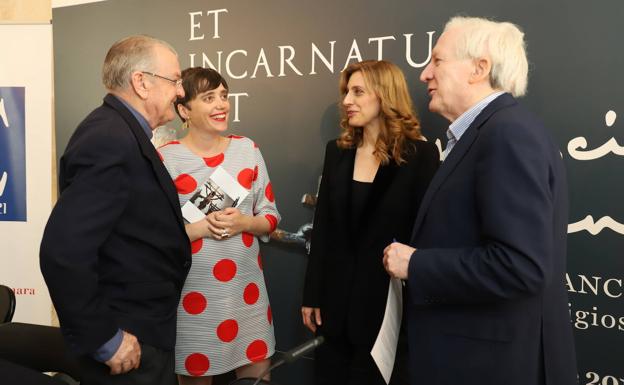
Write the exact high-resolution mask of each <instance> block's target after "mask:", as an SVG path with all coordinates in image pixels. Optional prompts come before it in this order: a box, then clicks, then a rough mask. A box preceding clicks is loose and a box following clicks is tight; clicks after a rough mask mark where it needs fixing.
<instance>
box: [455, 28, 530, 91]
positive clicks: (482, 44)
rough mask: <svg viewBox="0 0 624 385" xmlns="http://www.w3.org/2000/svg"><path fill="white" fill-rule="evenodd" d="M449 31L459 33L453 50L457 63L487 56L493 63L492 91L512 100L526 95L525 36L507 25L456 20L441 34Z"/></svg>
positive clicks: (527, 68)
mask: <svg viewBox="0 0 624 385" xmlns="http://www.w3.org/2000/svg"><path fill="white" fill-rule="evenodd" d="M451 28H459V29H461V34H460V37H459V38H458V41H457V46H456V50H457V51H456V55H457V58H458V59H479V58H482V57H486V56H489V58H490V60H491V61H492V70H491V73H490V85H491V86H492V88H494V89H500V90H503V91H505V92H509V93H510V94H512V95H513V96H522V95H524V94H525V93H526V88H527V77H528V72H529V64H528V61H527V57H526V49H525V48H526V44H525V42H524V33H523V32H522V31H521V30H520V28H519V27H518V26H516V25H515V24H512V23H509V22H496V21H491V20H487V19H483V18H478V17H461V16H457V17H453V18H452V19H451V20H449V21H448V23H446V26H445V27H444V30H445V31H446V30H448V29H451Z"/></svg>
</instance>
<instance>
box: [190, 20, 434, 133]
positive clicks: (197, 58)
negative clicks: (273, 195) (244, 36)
mask: <svg viewBox="0 0 624 385" xmlns="http://www.w3.org/2000/svg"><path fill="white" fill-rule="evenodd" d="M188 16H189V27H190V28H189V36H188V40H189V41H198V40H204V39H206V38H207V37H208V38H211V39H213V40H214V39H220V38H221V37H222V36H221V34H220V31H219V26H220V25H222V23H223V22H225V21H226V20H227V19H228V18H229V17H230V16H231V14H230V13H229V11H228V9H227V8H221V9H213V10H208V11H194V12H188ZM208 23H210V27H209V28H204V26H203V24H208ZM434 34H435V31H429V32H426V37H425V39H426V41H427V44H426V46H427V54H426V58H425V59H424V60H422V61H418V60H420V59H417V60H415V59H414V55H413V52H412V50H413V48H412V47H413V45H415V44H413V43H412V40H413V39H412V37H413V35H414V34H413V33H404V34H403V36H402V38H398V39H397V37H396V36H392V35H390V36H374V37H369V38H368V39H367V40H366V41H367V43H366V44H368V45H370V46H372V47H376V48H377V60H382V59H383V57H384V48H387V47H388V46H390V45H391V44H392V43H393V42H396V41H397V40H400V41H402V48H404V53H405V62H406V63H407V64H408V65H409V66H410V67H412V68H421V67H424V66H425V65H427V63H428V62H429V60H431V48H432V45H433V35H434ZM361 44H362V43H360V42H358V40H357V39H353V41H351V44H350V48H349V51H348V52H347V53H346V55H341V56H339V60H340V59H342V58H344V64H343V65H342V66H341V67H339V68H340V71H342V70H344V69H345V68H346V67H347V66H348V65H349V64H350V63H351V62H352V61H362V54H361V50H360V46H361ZM335 46H336V40H333V41H328V42H327V43H325V44H316V43H314V42H310V46H309V49H305V53H306V55H308V56H307V57H306V58H305V59H304V60H305V62H306V63H309V64H308V65H307V66H305V67H304V64H302V59H301V56H299V58H298V60H297V49H296V48H295V47H294V46H292V45H288V44H284V45H278V46H276V47H271V48H270V49H265V48H260V49H259V50H258V51H257V52H249V51H247V50H244V49H233V50H231V51H227V52H225V51H223V50H215V51H213V52H210V53H206V52H200V53H197V52H191V53H189V54H188V57H189V65H190V66H191V67H194V66H200V65H201V66H202V67H210V68H213V69H215V70H217V71H218V72H219V73H223V74H224V75H227V76H228V77H229V78H231V79H246V78H249V79H255V78H257V77H258V76H264V77H266V78H273V77H276V76H277V77H285V76H289V75H296V76H304V72H305V73H306V74H307V75H317V74H318V73H317V71H318V70H319V68H323V67H324V68H325V69H326V70H327V71H328V72H329V73H332V74H333V73H334V72H335V70H336V66H335V63H336V61H335V58H336V50H335ZM267 52H269V53H273V52H275V53H278V57H279V60H276V61H274V62H271V61H270V60H269V59H268V57H267ZM269 57H271V55H269ZM342 63H343V62H342V60H341V61H340V64H342ZM235 68H236V70H235ZM304 69H305V70H304ZM229 97H230V98H231V99H232V103H231V104H232V107H233V112H234V114H233V115H234V116H233V120H232V122H240V115H239V110H240V103H241V97H245V98H249V97H250V95H249V93H247V92H230V93H229Z"/></svg>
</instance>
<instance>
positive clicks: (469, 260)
mask: <svg viewBox="0 0 624 385" xmlns="http://www.w3.org/2000/svg"><path fill="white" fill-rule="evenodd" d="M527 68H528V65H527V59H526V55H525V49H524V41H523V33H522V32H521V31H520V30H519V29H518V28H517V27H516V26H515V25H513V24H510V23H497V22H492V21H488V20H484V19H477V18H454V19H451V21H449V23H447V25H446V28H445V31H444V33H443V34H442V35H441V36H440V38H439V39H438V42H437V44H436V46H435V48H434V49H433V52H432V59H431V62H430V63H429V64H428V66H427V67H426V68H425V69H424V71H423V73H422V75H421V80H422V81H423V82H425V83H427V89H428V93H429V96H430V97H431V101H430V104H429V108H430V110H431V111H433V112H436V113H438V114H440V115H442V116H444V117H445V118H447V119H448V120H449V121H450V122H451V125H450V127H449V129H448V131H447V137H448V138H449V143H448V145H447V149H446V151H445V155H446V158H445V160H444V163H443V164H442V165H441V167H440V168H439V170H438V172H437V174H436V175H435V176H434V178H433V180H432V182H431V184H430V185H429V188H428V190H427V192H426V193H425V196H424V198H423V201H422V204H421V206H420V210H419V213H418V215H417V218H416V221H415V225H414V229H413V233H412V238H411V241H410V245H411V246H408V245H403V244H400V243H392V244H391V245H389V246H388V247H387V248H386V249H385V250H384V264H385V266H386V270H387V271H388V273H389V274H390V275H391V276H393V277H398V278H401V279H404V280H407V285H408V286H407V290H408V298H409V299H408V303H407V304H406V307H407V311H408V322H409V324H408V335H409V349H410V362H409V365H410V370H411V383H412V384H413V385H417V384H428V385H433V384H453V385H455V384H464V385H469V384H479V385H486V384H491V385H502V384H505V385H534V384H548V385H569V384H574V383H576V362H575V356H574V343H573V337H572V328H571V323H570V318H569V312H568V299H567V294H566V290H565V286H564V274H565V269H566V234H567V223H568V222H567V219H568V215H567V207H568V200H567V186H566V178H565V170H564V165H563V162H562V159H561V156H560V153H559V150H558V149H557V146H556V145H555V144H554V143H553V140H552V139H551V137H550V135H549V134H548V132H547V131H546V129H545V128H544V127H543V126H542V124H541V123H540V122H539V121H538V120H537V119H536V118H535V117H534V116H533V115H532V114H531V113H529V112H528V111H527V110H526V109H525V108H523V107H522V106H521V105H520V104H518V102H517V101H516V100H515V99H514V97H513V96H512V95H515V96H519V95H523V94H524V92H525V89H526V82H527V80H526V79H527ZM510 94H511V95H510Z"/></svg>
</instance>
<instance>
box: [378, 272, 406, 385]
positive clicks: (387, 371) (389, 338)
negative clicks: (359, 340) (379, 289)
mask: <svg viewBox="0 0 624 385" xmlns="http://www.w3.org/2000/svg"><path fill="white" fill-rule="evenodd" d="M402 316H403V285H402V282H401V280H400V279H397V278H391V279H390V287H389V288H388V300H387V302H386V313H385V314H384V318H383V321H382V322H381V328H380V329H379V334H378V335H377V339H376V340H375V344H374V345H373V349H372V350H371V356H373V360H374V361H375V363H376V364H377V367H378V368H379V372H381V375H382V376H383V378H384V380H385V381H386V384H387V383H389V382H390V377H391V376H392V369H393V368H394V359H395V357H396V349H397V343H398V342H399V329H400V328H401V317H402Z"/></svg>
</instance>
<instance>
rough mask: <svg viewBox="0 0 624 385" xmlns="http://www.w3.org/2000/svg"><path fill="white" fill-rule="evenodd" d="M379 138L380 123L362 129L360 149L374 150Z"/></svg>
mask: <svg viewBox="0 0 624 385" xmlns="http://www.w3.org/2000/svg"><path fill="white" fill-rule="evenodd" d="M378 137H379V123H378V122H373V123H371V124H369V125H367V126H365V127H363V128H362V143H361V144H360V147H362V148H363V149H374V148H375V144H376V143H377V138H378Z"/></svg>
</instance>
